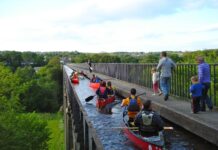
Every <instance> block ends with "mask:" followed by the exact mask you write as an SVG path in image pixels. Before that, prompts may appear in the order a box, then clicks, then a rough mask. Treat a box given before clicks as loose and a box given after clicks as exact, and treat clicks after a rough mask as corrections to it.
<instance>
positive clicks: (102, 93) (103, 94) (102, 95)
mask: <svg viewBox="0 0 218 150" xmlns="http://www.w3.org/2000/svg"><path fill="white" fill-rule="evenodd" d="M96 94H97V95H98V98H99V99H107V98H108V90H107V88H106V82H105V81H101V82H100V87H99V88H98V89H97V91H96Z"/></svg>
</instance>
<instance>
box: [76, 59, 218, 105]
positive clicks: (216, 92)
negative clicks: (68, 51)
mask: <svg viewBox="0 0 218 150" xmlns="http://www.w3.org/2000/svg"><path fill="white" fill-rule="evenodd" d="M209 65H210V72H211V88H210V90H209V96H210V97H211V99H212V100H213V103H214V105H215V106H217V103H218V64H209ZM74 66H77V67H80V68H83V69H88V65H87V64H74ZM156 66H157V64H124V63H93V68H94V71H95V72H98V73H102V74H105V75H108V76H111V77H114V78H117V79H120V80H124V81H127V82H130V83H135V84H138V85H142V86H145V87H148V88H152V80H151V78H152V76H151V68H152V67H156ZM172 73H173V75H172V79H171V91H170V93H171V94H172V95H174V96H178V97H181V98H184V99H190V93H189V87H190V85H191V81H190V78H191V77H192V76H193V75H197V64H177V67H176V69H175V70H174V71H173V72H172Z"/></svg>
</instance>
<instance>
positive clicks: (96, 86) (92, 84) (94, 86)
mask: <svg viewBox="0 0 218 150" xmlns="http://www.w3.org/2000/svg"><path fill="white" fill-rule="evenodd" d="M89 86H90V87H91V88H93V89H98V88H99V87H100V83H93V82H90V84H89Z"/></svg>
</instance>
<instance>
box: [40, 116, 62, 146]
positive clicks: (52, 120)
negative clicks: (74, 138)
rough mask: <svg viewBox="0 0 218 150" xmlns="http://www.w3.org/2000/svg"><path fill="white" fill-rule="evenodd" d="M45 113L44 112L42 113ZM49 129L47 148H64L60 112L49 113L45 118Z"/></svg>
mask: <svg viewBox="0 0 218 150" xmlns="http://www.w3.org/2000/svg"><path fill="white" fill-rule="evenodd" d="M44 115H45V114H44ZM45 119H46V120H47V122H48V128H49V130H50V131H51V135H50V140H49V141H48V148H49V150H64V123H63V117H62V115H61V114H57V113H56V114H49V115H48V116H47V117H46V118H45Z"/></svg>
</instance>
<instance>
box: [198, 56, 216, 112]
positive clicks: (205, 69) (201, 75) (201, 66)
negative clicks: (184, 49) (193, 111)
mask: <svg viewBox="0 0 218 150" xmlns="http://www.w3.org/2000/svg"><path fill="white" fill-rule="evenodd" d="M197 63H198V79H199V83H201V84H203V85H204V89H203V91H202V98H201V102H200V105H201V111H205V110H206V106H205V103H206V104H207V106H208V108H209V109H210V110H212V109H213V104H212V101H211V99H210V98H209V96H208V95H207V93H208V90H209V89H210V66H209V65H208V64H207V63H206V62H204V58H203V57H201V56H199V57H197Z"/></svg>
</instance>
